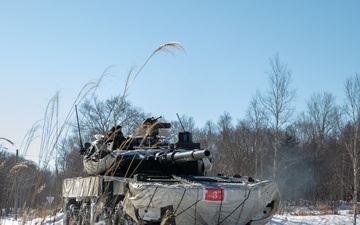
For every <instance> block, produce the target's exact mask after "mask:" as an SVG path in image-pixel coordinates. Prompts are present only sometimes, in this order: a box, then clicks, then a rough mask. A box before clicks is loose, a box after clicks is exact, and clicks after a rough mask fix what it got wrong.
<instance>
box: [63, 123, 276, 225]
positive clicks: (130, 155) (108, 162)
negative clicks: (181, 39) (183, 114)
mask: <svg viewBox="0 0 360 225" xmlns="http://www.w3.org/2000/svg"><path fill="white" fill-rule="evenodd" d="M160 118H161V117H158V118H153V117H152V118H148V119H145V120H144V121H143V123H142V125H141V130H142V134H141V135H133V136H130V137H124V136H123V134H122V132H121V126H115V127H113V129H112V130H111V132H110V133H109V134H108V135H106V136H105V135H96V137H95V141H93V142H91V143H86V144H85V147H84V148H82V149H81V150H80V153H81V154H83V155H84V159H83V164H84V169H85V171H86V172H87V173H88V174H89V176H88V177H78V178H70V179H65V180H64V183H63V204H64V206H63V210H64V213H65V216H64V224H72V223H75V224H122V225H125V224H126V225H129V224H131V225H138V224H149V225H170V224H172V225H188V224H199V225H212V224H231V225H234V224H239V225H249V224H252V225H261V224H266V223H267V222H268V221H269V220H270V219H271V217H272V215H273V214H274V213H275V212H276V211H277V208H278V204H279V201H280V194H279V190H278V187H277V185H276V183H275V182H274V181H270V180H256V179H253V178H251V177H243V176H239V175H235V176H224V175H218V176H207V172H208V171H209V170H210V169H211V165H212V163H211V152H210V151H209V150H207V149H202V148H201V147H200V143H194V142H193V141H192V134H191V133H190V132H187V131H185V130H184V131H183V132H180V133H178V141H177V142H176V143H170V141H169V139H168V138H167V137H165V136H161V135H159V130H160V129H167V128H170V127H171V124H170V123H164V122H160ZM137 134H139V133H138V132H137Z"/></svg>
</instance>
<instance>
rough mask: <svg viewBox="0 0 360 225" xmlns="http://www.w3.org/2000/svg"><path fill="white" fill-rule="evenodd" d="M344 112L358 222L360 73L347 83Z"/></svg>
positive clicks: (346, 144)
mask: <svg viewBox="0 0 360 225" xmlns="http://www.w3.org/2000/svg"><path fill="white" fill-rule="evenodd" d="M344 112H345V114H346V116H347V118H348V124H349V126H350V127H351V129H350V132H347V133H345V135H344V136H343V138H344V143H345V148H346V150H347V152H348V154H349V156H350V159H351V163H352V171H353V204H354V206H353V208H354V222H353V224H354V225H355V224H356V214H357V213H356V205H357V196H358V193H359V185H358V183H359V175H358V171H359V170H360V162H359V154H360V146H359V143H358V141H359V138H360V75H359V74H356V75H355V76H354V77H350V78H348V79H347V80H346V83H345V105H344Z"/></svg>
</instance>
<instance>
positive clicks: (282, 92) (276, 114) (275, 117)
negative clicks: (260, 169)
mask: <svg viewBox="0 0 360 225" xmlns="http://www.w3.org/2000/svg"><path fill="white" fill-rule="evenodd" d="M270 69H271V70H270V71H269V72H267V74H268V79H269V89H268V90H267V92H266V94H265V95H264V96H262V97H261V103H262V104H263V106H264V107H265V109H266V111H267V113H268V115H269V123H270V125H271V127H272V129H273V132H274V141H273V150H274V156H273V157H274V158H273V179H275V178H276V171H277V152H278V148H279V141H280V139H279V138H280V137H279V135H280V129H281V128H282V127H283V126H284V125H285V124H286V123H288V122H289V120H290V118H291V116H292V115H293V113H294V109H293V108H292V107H291V103H292V101H293V100H294V99H295V97H296V90H295V89H292V88H291V87H290V84H291V82H292V74H291V71H290V70H289V69H288V68H287V65H286V64H284V63H281V61H280V59H279V55H278V54H276V55H275V56H274V57H273V58H271V59H270Z"/></svg>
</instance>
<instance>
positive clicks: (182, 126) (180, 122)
mask: <svg viewBox="0 0 360 225" xmlns="http://www.w3.org/2000/svg"><path fill="white" fill-rule="evenodd" d="M176 116H177V118H178V119H179V122H180V125H181V127H182V129H183V130H184V132H185V128H184V125H183V124H182V122H181V119H180V117H179V114H177V113H176Z"/></svg>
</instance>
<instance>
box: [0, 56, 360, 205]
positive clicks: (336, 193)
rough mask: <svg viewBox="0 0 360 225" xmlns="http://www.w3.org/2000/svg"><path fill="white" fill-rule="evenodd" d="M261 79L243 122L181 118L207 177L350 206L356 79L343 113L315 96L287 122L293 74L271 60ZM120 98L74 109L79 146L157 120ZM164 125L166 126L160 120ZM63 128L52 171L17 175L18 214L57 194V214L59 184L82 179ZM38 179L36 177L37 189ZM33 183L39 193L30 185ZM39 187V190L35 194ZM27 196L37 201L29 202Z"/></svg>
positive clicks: (354, 183) (3, 188)
mask: <svg viewBox="0 0 360 225" xmlns="http://www.w3.org/2000/svg"><path fill="white" fill-rule="evenodd" d="M267 75H268V80H269V87H268V89H267V90H265V91H264V92H260V91H258V92H257V93H256V95H255V96H254V97H253V99H252V100H251V101H250V104H249V107H248V109H247V111H246V116H245V117H244V118H241V119H234V118H233V117H232V116H231V115H230V114H229V113H227V112H224V113H223V114H222V115H220V116H219V118H218V120H217V121H208V122H206V124H205V125H204V126H203V127H197V126H196V123H195V120H194V119H193V118H192V117H191V116H187V115H182V116H181V121H182V125H183V126H184V127H185V129H186V130H188V131H190V132H192V134H193V140H194V141H195V142H200V143H201V146H202V148H206V149H209V150H210V151H211V153H212V162H213V166H212V170H211V171H209V172H208V174H209V175H217V174H222V175H226V176H234V175H243V176H251V177H253V178H255V179H274V180H275V181H276V182H277V184H278V185H279V187H280V192H281V196H282V201H283V202H285V201H286V202H295V203H296V202H300V201H302V200H306V201H311V202H313V203H314V204H315V203H317V202H323V203H327V204H333V203H334V202H339V201H348V202H355V203H356V202H357V197H358V194H359V193H358V192H359V190H358V189H359V188H358V185H359V174H358V171H359V170H360V161H359V158H360V154H359V153H360V145H359V142H360V136H359V133H360V130H359V127H360V126H359V125H360V75H359V74H355V75H354V76H352V77H349V78H347V79H346V80H344V84H345V85H344V93H345V99H344V104H343V105H338V104H337V101H336V98H335V96H334V95H332V94H331V93H328V92H325V93H314V94H313V95H312V96H311V98H310V99H307V100H306V103H307V107H306V109H305V111H304V112H302V113H300V114H298V115H295V114H294V112H295V111H294V109H295V108H294V104H295V99H296V89H295V88H293V87H292V74H291V72H290V70H289V69H288V68H287V66H286V64H284V63H282V62H281V61H280V60H279V57H278V56H277V55H275V56H274V57H273V58H271V59H270V70H269V72H268V74H267ZM123 96H124V95H119V96H115V97H111V98H109V99H107V100H99V99H98V98H96V97H92V98H88V99H86V100H85V101H84V102H82V104H80V105H79V123H80V128H81V136H82V140H83V141H85V140H86V141H91V140H93V135H94V134H105V133H106V132H107V131H109V130H110V129H111V127H112V126H114V125H117V124H121V125H122V127H123V133H124V134H125V135H130V134H132V132H134V131H135V130H136V128H137V127H138V126H139V125H140V124H141V122H142V121H143V119H144V118H147V117H151V116H160V115H151V114H149V113H146V112H144V111H143V110H142V109H141V108H137V107H135V106H133V105H132V104H131V103H130V102H128V101H127V100H126V98H124V97H123ZM234 97H235V96H234ZM188 113H189V114H191V111H189V112H188ZM162 116H166V115H162ZM163 119H164V120H165V121H166V117H164V118H163ZM166 122H171V123H172V127H171V129H170V130H169V131H167V133H166V135H169V136H170V137H172V140H173V141H176V140H177V133H178V132H179V131H181V130H182V129H183V128H182V126H181V125H180V123H179V121H166ZM68 125H69V126H68V129H67V130H66V133H63V135H61V138H59V139H56V143H57V144H56V146H57V147H56V148H57V151H56V152H57V155H56V166H55V170H41V169H39V168H38V167H37V166H36V165H35V164H32V163H30V162H28V163H25V164H26V166H27V168H26V169H18V170H17V171H18V177H19V182H22V183H21V185H20V189H19V193H26V194H24V196H23V197H20V198H19V199H21V200H19V205H20V206H22V207H25V206H26V207H34V206H39V205H41V204H45V203H44V202H46V199H45V196H50V195H53V193H56V198H55V199H56V200H57V201H56V204H57V205H58V206H60V207H61V183H62V180H63V179H66V178H69V177H77V176H86V174H84V173H83V168H82V156H81V155H79V153H78V151H79V149H80V144H79V142H80V140H79V133H78V129H77V123H76V119H75V118H73V119H72V120H71V121H69V122H68ZM59 136H60V135H59ZM4 152H5V151H4V150H3V151H0V157H1V161H0V162H1V163H0V172H1V173H0V205H1V206H3V207H4V208H5V207H7V208H9V207H11V206H13V205H14V197H13V195H14V192H13V190H14V184H15V181H14V174H15V173H14V167H15V166H14V165H15V159H14V155H9V154H5V153H4ZM19 162H25V160H24V159H20V160H19ZM16 165H19V163H17V164H16ZM25 172H26V173H25ZM27 173H28V174H27ZM38 174H43V178H42V179H41V180H40V181H38ZM20 177H22V178H20ZM35 181H36V182H37V183H38V184H39V185H34V182H35ZM42 186H44V190H41V189H39V187H42ZM34 193H38V194H35V198H32V196H34ZM354 206H356V204H354Z"/></svg>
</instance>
